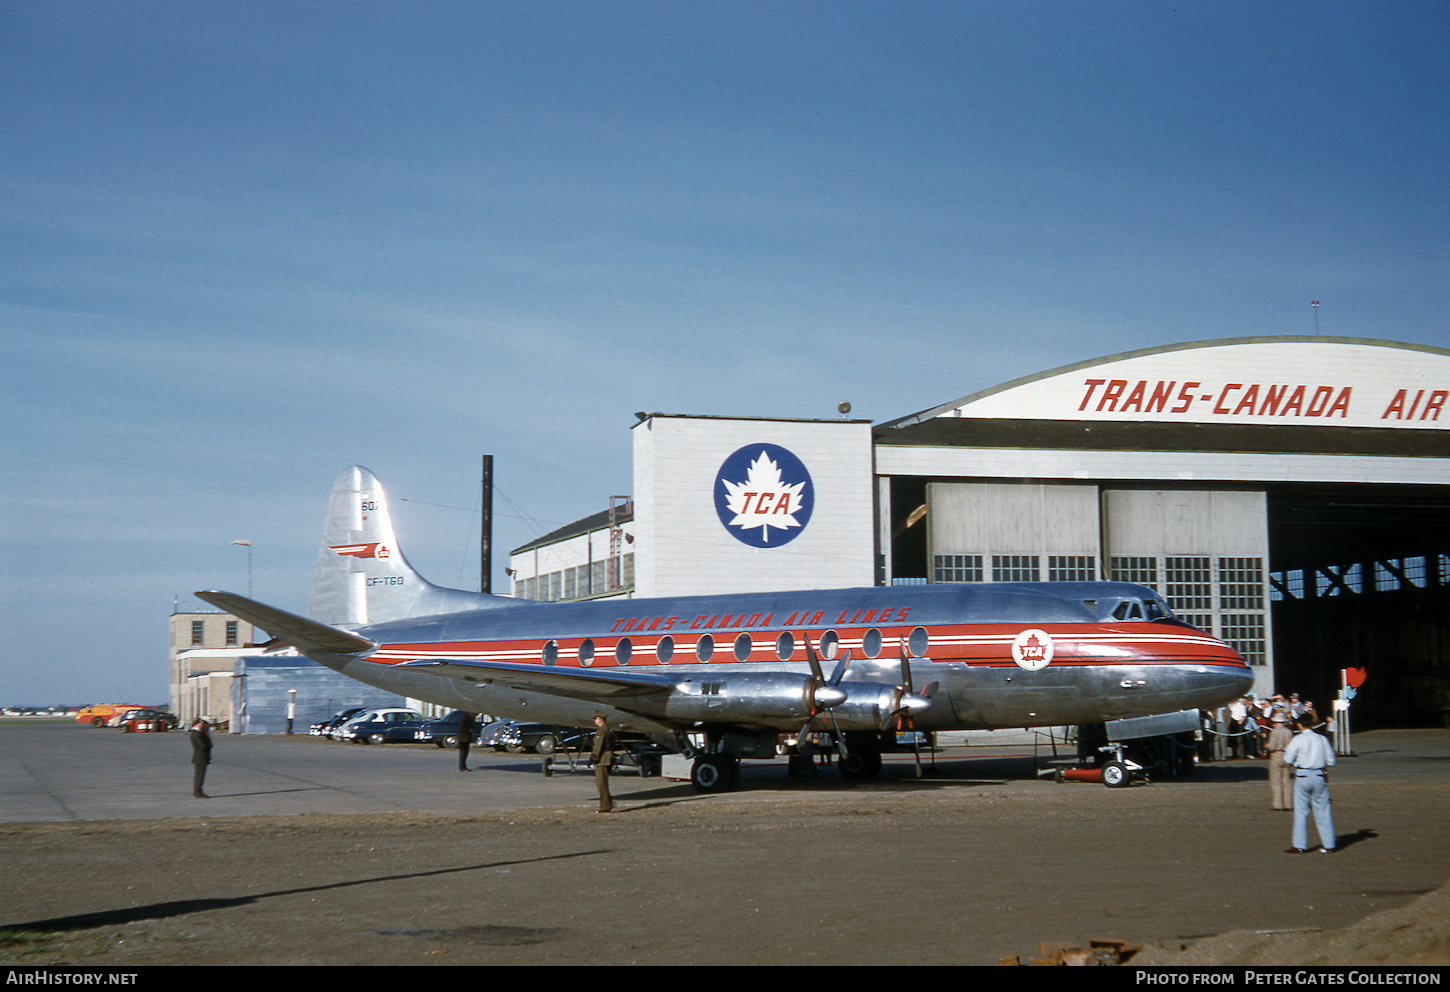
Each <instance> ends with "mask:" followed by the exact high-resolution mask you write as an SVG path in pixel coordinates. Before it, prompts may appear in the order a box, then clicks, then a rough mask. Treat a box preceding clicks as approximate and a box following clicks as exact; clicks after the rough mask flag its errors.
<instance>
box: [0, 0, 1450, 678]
mask: <svg viewBox="0 0 1450 992" xmlns="http://www.w3.org/2000/svg"><path fill="white" fill-rule="evenodd" d="M1447 50H1450V4H1446V3H1445V2H1443V0H1397V2H1395V3H1393V4H1366V3H1335V2H1327V3H1326V2H1312V3H1311V2H1284V3H1263V2H1233V0H1224V2H1214V3H1181V2H1179V3H1156V2H1123V3H1112V2H1107V3H1101V2H1091V3H1090V2H1023V0H1015V2H1000V3H999V2H967V0H958V2H951V3H938V2H916V0H889V2H888V0H881V2H847V0H835V2H806V0H773V2H749V0H744V2H730V0H717V2H708V3H707V2H698V3H696V2H688V0H670V2H624V0H620V2H611V0H593V2H583V0H567V2H550V0H527V2H512V0H497V2H486V0H480V2H472V3H465V2H430V0H410V2H408V3H402V2H388V3H384V2H370V0H357V2H348V3H344V2H337V0H318V2H305V3H304V2H298V0H287V2H271V0H248V2H246V3H240V2H225V3H223V2H207V0H188V2H185V3H182V2H174V0H125V2H118V0H84V2H79V0H48V2H33V0H15V2H12V3H10V4H8V5H7V6H6V9H5V11H4V13H3V14H0V113H3V122H4V133H5V135H6V139H5V142H4V148H5V152H4V154H3V155H0V183H3V188H4V194H5V195H4V197H3V200H0V225H3V228H0V232H3V240H0V246H3V247H0V251H3V252H4V266H3V270H0V307H3V319H4V328H5V330H4V334H3V336H0V343H3V352H0V369H3V371H0V375H3V380H0V383H3V385H0V403H3V407H0V409H3V410H4V414H5V423H6V425H7V428H8V429H7V430H6V431H5V433H4V435H3V441H0V456H3V464H4V471H3V475H0V494H3V497H4V503H3V505H4V508H5V510H4V512H5V518H6V520H5V523H6V525H5V526H4V527H3V528H0V542H3V545H0V550H3V553H4V556H5V560H6V561H7V562H8V563H9V567H8V568H7V569H6V570H5V578H4V582H3V585H0V703H6V704H17V703H18V704H28V705H33V704H40V703H50V702H88V701H100V700H104V699H112V698H122V697H124V698H125V699H126V700H132V699H137V700H141V701H155V702H160V701H163V700H164V699H165V696H166V671H165V658H166V619H165V618H166V615H167V614H168V613H169V612H170V611H171V609H172V603H173V599H174V597H179V598H180V599H179V601H180V604H181V607H182V608H183V609H186V608H193V607H196V606H198V605H200V604H198V603H197V602H196V601H195V600H193V599H191V597H190V595H189V594H190V592H191V591H192V590H195V589H202V588H218V587H220V588H229V589H233V590H242V591H244V590H245V588H246V578H247V575H246V557H247V555H246V551H245V550H244V549H243V548H240V547H235V546H232V544H231V542H232V541H234V540H238V539H243V538H246V539H250V540H251V541H252V542H253V564H254V577H253V584H254V590H255V594H256V597H257V598H258V599H262V600H265V601H268V602H273V603H276V604H277V605H279V606H282V607H284V608H290V609H294V610H298V611H301V610H304V609H305V607H306V599H307V584H308V582H309V581H310V577H311V571H312V565H313V560H314V557H315V555H316V552H317V545H318V538H319V535H320V528H321V522H322V515H323V512H324V509H325V506H326V498H327V490H328V487H329V486H330V484H331V480H332V478H333V476H334V475H335V474H336V473H337V471H338V470H339V469H341V468H343V467H344V466H346V465H349V464H352V463H360V464H363V465H366V466H368V467H369V468H371V469H373V470H374V471H375V472H377V473H378V475H379V476H380V477H381V478H382V480H383V481H384V483H385V484H386V485H387V486H388V489H389V492H390V494H391V495H392V497H393V499H394V513H395V519H396V522H397V524H398V527H399V531H400V537H401V539H402V542H403V545H404V550H405V551H406V553H407V554H408V556H409V558H410V559H411V560H412V561H413V563H414V564H415V565H416V566H418V567H419V569H420V570H421V571H422V572H423V573H424V574H425V575H427V576H428V577H429V578H431V579H432V580H433V581H435V582H439V583H440V584H444V585H459V586H464V587H469V586H472V585H473V584H475V583H476V579H477V566H476V564H475V562H476V547H477V539H478V533H477V524H476V522H475V520H474V518H473V517H472V516H471V514H470V511H471V510H472V508H474V507H476V505H477V502H478V477H479V460H480V456H481V455H482V454H485V453H491V454H494V455H495V456H496V458H497V465H496V482H497V485H498V488H499V490H500V497H499V498H498V499H497V500H496V503H495V506H496V510H497V511H498V513H499V514H500V518H499V520H498V523H497V529H496V547H497V548H498V549H499V550H500V552H506V551H507V549H509V548H512V547H515V546H517V545H519V544H522V543H524V542H526V541H528V540H531V539H532V538H534V537H537V536H539V535H540V534H542V533H544V532H546V531H548V530H551V529H553V528H554V527H556V526H558V525H560V524H562V523H566V522H568V521H570V520H573V519H577V518H578V517H581V516H584V515H586V514H588V513H591V512H594V511H596V510H599V509H602V508H603V507H604V506H605V505H606V504H607V499H608V497H609V496H610V495H611V494H616V493H627V492H629V490H630V486H631V475H630V470H631V466H630V433H629V427H630V425H631V424H632V423H633V422H634V417H633V413H634V411H636V410H647V411H663V412H671V413H706V414H721V415H745V416H779V417H831V416H834V415H835V409H836V404H837V403H838V402H840V401H842V400H849V401H850V402H851V403H852V404H853V407H854V409H853V416H860V417H864V418H869V419H873V420H890V419H893V418H895V417H899V416H903V415H905V414H908V413H911V412H914V411H917V410H920V409H924V408H927V407H931V406H934V405H936V404H938V403H941V402H944V401H946V400H950V399H954V398H956V397H959V396H962V395H965V394H967V393H970V392H973V391H975V390H978V389H982V388H986V387H988V386H991V385H993V384H996V383H1000V382H1005V381H1007V380H1010V379H1013V378H1016V377H1018V376H1022V375H1027V374H1031V373H1034V372H1038V371H1042V370H1045V369H1049V368H1053V367H1056V366H1058V365H1063V364H1067V363H1070V362H1076V361H1081V360H1084V359H1088V358H1092V357H1095V356H1101V355H1109V354H1114V353H1117V352H1121V351H1125V350H1130V349H1135V348H1144V347H1151V346H1154V345H1160V344H1168V343H1173V342H1181V341H1193V340H1203V339H1209V338H1217V337H1230V336H1247V335H1269V334H1308V333H1313V331H1314V324H1313V314H1312V312H1311V310H1310V308H1309V306H1308V304H1309V301H1310V300H1311V299H1318V300H1321V301H1322V303H1323V306H1322V307H1321V309H1320V311H1319V317H1320V330H1321V332H1322V333H1324V334H1334V335H1344V336H1354V337H1368V338H1383V339H1390V340H1397V341H1408V342H1418V343H1425V344H1435V345H1441V346H1446V345H1450V290H1447V282H1450V280H1447V265H1450V263H1447V258H1450V216H1447V214H1450V210H1447V205H1450V181H1447V180H1450V177H1447V169H1446V162H1447V161H1450V120H1447V118H1450V111H1447V108H1450V86H1447V83H1450V63H1447V60H1446V59H1445V56H1444V53H1445V52H1446V51H1447ZM505 563H506V562H505V561H504V560H503V554H502V553H500V554H499V555H498V556H497V557H496V570H495V572H496V576H497V577H496V579H495V587H496V588H501V587H503V577H502V569H503V566H504V564H505Z"/></svg>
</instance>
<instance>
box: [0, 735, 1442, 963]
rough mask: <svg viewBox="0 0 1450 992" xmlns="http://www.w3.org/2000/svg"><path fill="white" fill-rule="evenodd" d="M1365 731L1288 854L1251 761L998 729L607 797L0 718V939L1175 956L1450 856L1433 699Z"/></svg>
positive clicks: (1371, 949) (261, 744) (140, 952)
mask: <svg viewBox="0 0 1450 992" xmlns="http://www.w3.org/2000/svg"><path fill="white" fill-rule="evenodd" d="M1354 743H1355V752H1356V754H1355V756H1352V757H1343V758H1341V759H1340V762H1339V764H1338V766H1337V767H1336V768H1335V770H1334V772H1333V775H1332V789H1333V791H1334V799H1335V817H1336V827H1337V829H1338V833H1339V838H1340V851H1339V853H1337V854H1336V855H1335V856H1333V857H1321V856H1319V855H1317V854H1314V855H1308V856H1298V857H1296V856H1289V855H1285V854H1284V853H1283V850H1284V848H1285V847H1287V846H1288V843H1289V827H1290V817H1289V815H1288V814H1285V813H1273V812H1271V811H1270V810H1269V809H1268V805H1269V803H1268V789H1267V785H1266V782H1265V770H1264V764H1263V762H1259V761H1237V762H1223V763H1214V764H1209V765H1204V766H1200V767H1199V768H1198V769H1197V770H1196V772H1195V774H1193V775H1192V776H1188V777H1183V778H1178V779H1165V780H1163V781H1155V782H1153V784H1151V785H1141V784H1139V785H1134V786H1132V787H1130V788H1126V789H1106V788H1104V787H1102V786H1101V785H1096V784H1092V783H1063V784H1057V783H1055V782H1053V781H1052V780H1051V779H1050V778H1044V777H1040V776H1039V773H1040V772H1041V771H1043V768H1042V767H1041V766H1042V764H1043V762H1042V758H1044V757H1045V755H1044V754H1039V755H1038V756H1037V757H1036V759H1034V756H1033V755H1032V754H1031V753H1030V751H1024V750H1023V749H1022V747H1021V746H1020V745H1010V744H1009V745H1003V746H1001V747H997V748H987V749H982V748H972V749H966V748H948V749H946V750H944V751H941V752H939V753H937V754H936V755H933V756H930V757H929V758H928V762H927V770H928V772H929V774H927V775H926V776H924V777H922V778H918V777H917V776H916V772H915V763H914V761H913V759H912V757H911V756H910V755H900V756H893V758H892V759H891V760H889V761H888V762H887V764H886V767H885V769H884V770H883V773H882V775H881V777H880V778H879V779H877V780H875V781H873V782H868V783H848V782H843V781H842V780H841V779H840V778H839V776H838V775H837V774H836V773H835V772H834V770H829V769H828V770H826V771H824V772H823V773H822V774H821V775H820V776H819V777H818V778H806V779H802V778H792V777H790V776H788V775H787V773H786V768H785V763H784V762H783V761H782V762H776V763H773V764H757V763H747V764H746V765H745V769H744V772H743V775H742V782H741V788H740V789H739V790H738V791H735V792H731V793H726V794H716V795H708V796H706V795H700V794H697V793H695V792H694V790H693V789H692V788H691V787H690V785H689V784H688V783H685V782H676V781H670V780H665V779H659V778H639V777H637V776H636V775H634V774H631V773H624V774H620V775H618V776H616V777H615V779H614V795H615V803H616V807H615V808H616V815H614V816H608V817H601V816H594V815H591V814H592V809H593V807H594V805H595V795H594V783H593V776H592V774H590V773H589V772H588V771H587V770H586V769H585V768H584V767H583V766H582V765H581V766H579V767H577V768H576V769H575V770H573V771H570V770H569V767H568V764H567V762H565V761H564V760H563V759H562V758H557V757H556V765H555V767H556V774H554V775H552V776H549V777H546V776H544V775H543V774H541V767H542V762H541V760H540V759H539V758H538V757H536V756H528V755H519V756H515V755H506V754H498V753H495V752H492V751H488V750H478V749H475V750H474V752H473V753H472V754H471V755H470V761H469V765H470V768H471V769H472V770H471V771H470V772H468V773H466V774H464V773H460V772H458V771H457V754H456V752H453V751H446V750H442V749H438V748H434V747H431V746H426V745H383V746H362V745H349V744H341V743H334V742H327V741H323V740H320V739H316V738H309V737H307V736H305V735H301V736H294V737H285V736H276V737H262V736H257V737H252V736H238V735H226V734H218V735H216V736H215V751H214V758H215V761H214V764H213V765H212V768H211V770H210V772H209V774H208V777H207V791H208V792H209V793H210V795H211V796H212V798H210V799H205V800H200V799H193V798H192V797H191V795H190V789H191V766H190V763H189V761H190V748H189V746H188V743H187V740H186V735H185V734H183V733H175V732H173V733H168V734H141V735H137V734H121V733H119V732H117V731H112V730H95V729H91V728H89V727H83V726H77V725H74V724H65V723H48V724H47V723H39V722H33V721H32V722H23V721H0V858H3V859H4V861H5V863H6V864H7V865H8V866H9V867H10V868H11V869H12V874H13V877H15V878H18V879H20V880H21V881H20V884H19V885H18V887H16V888H13V889H12V890H11V893H10V898H9V899H8V900H7V905H6V912H5V913H3V914H0V917H3V918H0V936H3V935H4V934H5V932H6V930H7V928H9V930H10V932H12V933H16V932H22V933H23V935H22V936H21V937H20V938H19V943H17V944H15V945H14V946H12V947H9V948H6V947H5V946H3V945H0V961H10V962H21V963H63V962H76V963H84V964H97V965H107V966H117V965H127V964H138V965H145V964H205V965H215V964H238V963H248V964H250V963H268V964H284V963H287V964H314V965H337V964H414V963H421V964H493V965H497V964H524V965H532V964H634V963H645V964H688V965H699V964H709V965H717V964H801V963H830V964H906V965H909V964H993V963H995V962H996V961H997V959H998V958H999V957H1000V956H1002V955H1010V954H1018V955H1022V956H1023V959H1024V960H1026V959H1027V958H1028V957H1030V956H1031V955H1032V954H1033V953H1035V951H1036V949H1037V946H1038V944H1039V943H1040V942H1043V941H1058V940H1079V941H1085V940H1087V939H1090V938H1095V937H1116V938H1124V939H1127V940H1129V941H1134V942H1140V943H1142V944H1144V945H1146V946H1147V947H1148V950H1147V951H1145V952H1144V954H1145V955H1147V954H1149V953H1156V954H1157V955H1158V957H1157V960H1158V961H1159V962H1160V963H1162V962H1164V961H1171V960H1174V956H1175V955H1177V954H1180V953H1182V949H1183V948H1185V947H1187V948H1189V953H1191V952H1192V951H1193V950H1194V949H1195V948H1196V949H1201V950H1203V951H1205V952H1208V951H1210V950H1211V949H1212V946H1213V945H1212V941H1213V940H1215V939H1219V938H1216V937H1215V935H1221V934H1230V933H1231V932H1237V931H1246V932H1247V933H1249V934H1254V933H1259V934H1265V933H1276V932H1277V933H1280V934H1283V933H1287V932H1293V933H1294V934H1298V935H1301V936H1302V935H1310V936H1312V935H1315V934H1323V935H1325V936H1326V938H1327V936H1328V935H1329V934H1330V933H1332V932H1341V933H1343V932H1347V931H1346V928H1351V927H1353V926H1355V925H1358V924H1362V923H1363V922H1364V921H1365V920H1368V919H1374V918H1376V916H1378V915H1382V914H1384V913H1386V912H1410V913H1412V914H1413V913H1414V912H1415V907H1416V906H1418V905H1420V903H1421V901H1422V900H1423V899H1426V898H1430V899H1433V898H1434V896H1433V893H1435V892H1436V890H1438V889H1440V888H1441V887H1442V886H1444V885H1445V884H1446V881H1447V878H1450V831H1447V830H1446V829H1445V825H1444V811H1445V809H1447V808H1450V731H1445V730H1397V731H1388V730H1387V731H1375V732H1370V733H1364V734H1360V735H1358V736H1357V737H1356V738H1355V742H1354ZM984 751H995V752H997V753H995V754H985V753H983V752H984ZM89 878H95V879H103V880H104V882H103V883H102V884H98V885H88V884H84V880H85V879H89ZM141 880H144V883H143V882H142V881H141ZM133 883H134V884H133ZM1443 902H1444V900H1443V899H1441V900H1440V903H1439V904H1430V905H1432V907H1433V905H1440V904H1443ZM1432 915H1434V916H1435V919H1433V920H1430V921H1429V922H1428V924H1427V925H1428V927H1429V929H1428V931H1426V932H1427V933H1428V934H1429V938H1428V939H1430V940H1431V941H1432V942H1436V941H1438V942H1439V943H1437V944H1435V947H1437V948H1439V949H1438V950H1435V951H1434V953H1435V954H1439V955H1440V957H1438V958H1437V957H1433V956H1431V957H1428V958H1427V957H1424V956H1423V955H1422V954H1420V952H1419V951H1417V950H1406V949H1405V948H1404V947H1402V946H1401V945H1399V944H1396V943H1394V942H1393V941H1391V940H1388V939H1385V940H1380V939H1378V938H1374V939H1366V938H1363V937H1362V936H1355V937H1354V939H1353V940H1352V941H1340V943H1339V945H1336V946H1339V947H1341V948H1347V949H1346V950H1343V951H1342V953H1343V954H1354V955H1361V956H1363V955H1378V956H1377V957H1369V958H1367V960H1369V961H1372V962H1379V963H1388V964H1396V963H1401V964H1416V963H1419V964H1424V963H1442V964H1443V963H1444V953H1445V952H1444V948H1445V947H1446V946H1450V944H1447V943H1446V940H1447V937H1446V934H1445V933H1444V931H1445V930H1446V929H1447V923H1446V921H1445V920H1444V919H1443V917H1444V913H1443V912H1440V911H1435V912H1434V913H1433V914H1432ZM1422 922H1423V921H1422ZM1415 925H1416V926H1419V925H1421V923H1416V924H1415ZM1393 928H1394V929H1395V931H1396V932H1397V933H1400V934H1405V933H1411V932H1416V931H1413V928H1411V929H1406V927H1405V926H1404V925H1402V921H1396V922H1395V923H1394V924H1393ZM1250 939H1252V940H1257V941H1258V943H1259V944H1262V942H1263V940H1264V939H1265V938H1250ZM1351 944H1352V945H1353V946H1350V945H1351ZM1365 945H1368V946H1365ZM1234 946H1235V947H1237V948H1243V947H1245V946H1247V944H1246V943H1245V942H1244V940H1239V941H1238V943H1236V944H1234ZM1234 953H1235V954H1243V953H1248V952H1245V951H1235V952H1234ZM1253 953H1256V954H1263V953H1266V952H1264V951H1262V950H1259V951H1255V952H1253ZM1294 953H1295V955H1297V956H1296V957H1295V958H1294V959H1293V961H1291V962H1289V963H1296V962H1308V963H1313V960H1314V958H1313V955H1314V954H1317V953H1318V952H1317V951H1300V950H1296V951H1295V952H1294ZM1335 953H1341V951H1336V952H1335ZM1257 960H1263V958H1259V959H1257ZM1332 960H1339V959H1332ZM1346 960H1350V962H1351V963H1357V962H1359V961H1361V960H1366V959H1364V958H1352V959H1346ZM1194 963H1198V964H1203V963H1210V964H1213V963H1222V964H1229V963H1235V962H1234V961H1232V960H1217V959H1213V958H1209V959H1206V960H1196V961H1195V962H1194Z"/></svg>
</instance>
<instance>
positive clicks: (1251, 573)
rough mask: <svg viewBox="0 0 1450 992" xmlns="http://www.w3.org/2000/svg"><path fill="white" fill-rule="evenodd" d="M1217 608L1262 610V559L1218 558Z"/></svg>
mask: <svg viewBox="0 0 1450 992" xmlns="http://www.w3.org/2000/svg"><path fill="white" fill-rule="evenodd" d="M1218 594H1219V604H1218V605H1219V608H1220V609H1223V610H1262V609H1263V608H1264V559H1262V558H1220V559H1219V560H1218Z"/></svg>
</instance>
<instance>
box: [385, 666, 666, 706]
mask: <svg viewBox="0 0 1450 992" xmlns="http://www.w3.org/2000/svg"><path fill="white" fill-rule="evenodd" d="M393 667H394V668H400V669H404V668H405V669H407V670H409V671H415V672H421V673H425V674H428V675H438V676H440V677H443V678H451V679H467V680H468V681H470V682H477V683H479V684H480V685H489V684H494V685H505V686H508V687H509V688H511V689H524V690H527V691H530V692H543V693H548V694H549V695H553V696H568V697H570V698H572V699H586V700H599V701H605V700H610V699H619V698H621V697H628V696H658V695H665V694H668V693H671V692H673V691H674V690H675V689H676V688H677V685H676V682H675V680H674V679H672V678H669V677H667V676H664V675H650V674H647V673H645V672H623V671H619V670H618V669H615V670H613V671H608V672H604V671H598V672H596V671H590V670H588V669H582V668H552V667H541V666H539V665H510V664H508V663H507V662H501V661H458V660H454V659H449V658H427V659H424V660H421V661H405V662H402V663H400V664H398V665H395V666H393Z"/></svg>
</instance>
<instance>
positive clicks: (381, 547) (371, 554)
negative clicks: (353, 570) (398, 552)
mask: <svg viewBox="0 0 1450 992" xmlns="http://www.w3.org/2000/svg"><path fill="white" fill-rule="evenodd" d="M328 547H330V548H332V550H333V551H336V552H337V553H338V554H340V555H344V556H351V557H353V558H387V557H388V556H389V555H390V554H391V552H389V551H388V546H387V545H386V544H383V543H382V542H381V541H374V542H373V543H372V544H331V545H328Z"/></svg>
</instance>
